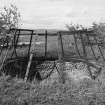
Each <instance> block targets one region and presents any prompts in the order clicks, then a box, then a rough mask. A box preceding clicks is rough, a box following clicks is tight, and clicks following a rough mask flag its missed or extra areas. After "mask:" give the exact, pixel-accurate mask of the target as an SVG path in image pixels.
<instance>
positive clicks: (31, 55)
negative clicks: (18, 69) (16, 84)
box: [24, 53, 33, 82]
mask: <svg viewBox="0 0 105 105" xmlns="http://www.w3.org/2000/svg"><path fill="white" fill-rule="evenodd" d="M32 58H33V53H31V54H30V58H29V62H28V65H27V70H26V74H25V78H24V81H25V82H26V81H27V78H28V74H29V70H30V67H31V62H32Z"/></svg>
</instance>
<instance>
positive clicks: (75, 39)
mask: <svg viewBox="0 0 105 105" xmlns="http://www.w3.org/2000/svg"><path fill="white" fill-rule="evenodd" d="M73 37H74V42H75V48H76V51H77V53H78V55H79V57H81V54H80V52H79V49H78V45H77V38H76V36H75V34H74V35H73Z"/></svg>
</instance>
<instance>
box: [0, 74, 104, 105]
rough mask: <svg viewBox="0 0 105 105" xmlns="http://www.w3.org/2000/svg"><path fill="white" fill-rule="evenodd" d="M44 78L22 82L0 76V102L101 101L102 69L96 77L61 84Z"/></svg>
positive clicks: (70, 104)
mask: <svg viewBox="0 0 105 105" xmlns="http://www.w3.org/2000/svg"><path fill="white" fill-rule="evenodd" d="M46 81H49V82H46ZM46 81H43V82H40V83H39V82H38V81H35V80H34V81H32V83H29V82H27V83H25V82H24V81H23V80H22V79H18V78H14V79H12V78H11V77H9V76H5V75H4V76H2V77H0V105H104V104H105V82H104V81H105V72H103V74H102V75H101V76H100V77H99V78H98V79H96V80H91V79H83V80H81V81H79V82H75V81H73V80H72V79H70V78H69V79H68V80H67V81H66V83H65V84H61V83H59V81H57V80H54V81H53V82H51V80H50V79H48V80H46Z"/></svg>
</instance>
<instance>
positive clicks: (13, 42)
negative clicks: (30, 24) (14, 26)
mask: <svg viewBox="0 0 105 105" xmlns="http://www.w3.org/2000/svg"><path fill="white" fill-rule="evenodd" d="M16 33H17V30H15V33H14V37H13V41H12V44H13V52H12V55H11V57H10V58H12V56H13V54H14V49H15V39H16Z"/></svg>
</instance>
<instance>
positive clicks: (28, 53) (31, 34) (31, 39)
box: [28, 30, 33, 57]
mask: <svg viewBox="0 0 105 105" xmlns="http://www.w3.org/2000/svg"><path fill="white" fill-rule="evenodd" d="M32 37H33V30H32V32H31V37H30V44H29V49H28V57H29V55H30V49H31V44H32Z"/></svg>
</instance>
